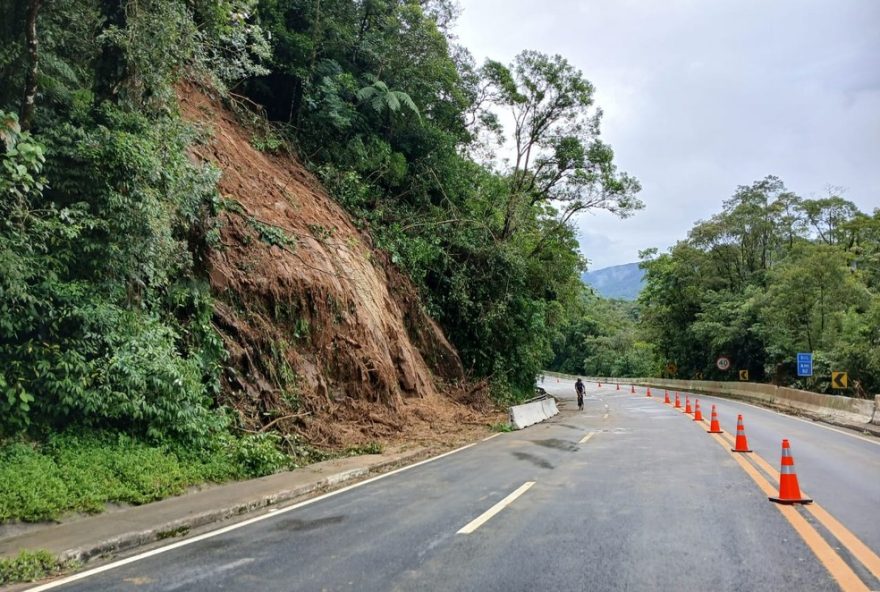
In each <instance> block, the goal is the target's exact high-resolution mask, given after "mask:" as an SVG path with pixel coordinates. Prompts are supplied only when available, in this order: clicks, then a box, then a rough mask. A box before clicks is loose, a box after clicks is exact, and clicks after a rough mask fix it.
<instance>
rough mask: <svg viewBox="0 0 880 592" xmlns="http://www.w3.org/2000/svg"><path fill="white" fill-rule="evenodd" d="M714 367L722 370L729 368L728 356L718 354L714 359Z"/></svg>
mask: <svg viewBox="0 0 880 592" xmlns="http://www.w3.org/2000/svg"><path fill="white" fill-rule="evenodd" d="M715 367H716V368H718V369H719V370H721V371H722V372H724V371H727V370H730V358H728V357H727V356H718V359H717V360H715Z"/></svg>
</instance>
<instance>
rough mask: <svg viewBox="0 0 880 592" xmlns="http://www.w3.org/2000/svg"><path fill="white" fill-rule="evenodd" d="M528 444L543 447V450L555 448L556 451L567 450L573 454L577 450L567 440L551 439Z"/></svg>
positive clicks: (574, 445) (573, 444)
mask: <svg viewBox="0 0 880 592" xmlns="http://www.w3.org/2000/svg"><path fill="white" fill-rule="evenodd" d="M581 429H583V428H581ZM530 442H531V443H532V444H535V445H537V446H544V447H545V448H555V449H556V450H567V451H568V452H575V451H577V450H578V446H577V444H575V443H573V442H569V441H567V440H560V439H558V438H551V439H549V440H530Z"/></svg>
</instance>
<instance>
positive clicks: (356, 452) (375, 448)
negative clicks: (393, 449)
mask: <svg viewBox="0 0 880 592" xmlns="http://www.w3.org/2000/svg"><path fill="white" fill-rule="evenodd" d="M384 450H385V447H384V446H382V444H381V443H380V442H369V443H367V444H363V445H361V446H349V447H348V448H346V449H345V453H344V456H362V455H364V454H382V452H383V451H384Z"/></svg>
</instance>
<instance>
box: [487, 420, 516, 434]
mask: <svg viewBox="0 0 880 592" xmlns="http://www.w3.org/2000/svg"><path fill="white" fill-rule="evenodd" d="M489 429H491V430H492V431H493V432H512V431H513V426H512V425H511V424H509V423H507V422H506V421H501V422H498V423H493V424H492V425H491V426H489Z"/></svg>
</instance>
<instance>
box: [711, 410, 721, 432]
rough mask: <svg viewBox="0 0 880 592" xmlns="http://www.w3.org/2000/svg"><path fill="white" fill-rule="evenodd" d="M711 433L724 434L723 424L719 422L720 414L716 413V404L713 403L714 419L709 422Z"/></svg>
mask: <svg viewBox="0 0 880 592" xmlns="http://www.w3.org/2000/svg"><path fill="white" fill-rule="evenodd" d="M709 433H710V434H723V433H724V432H722V431H721V425H720V424H719V423H718V414H717V413H715V405H712V421H711V423H710V424H709Z"/></svg>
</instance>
